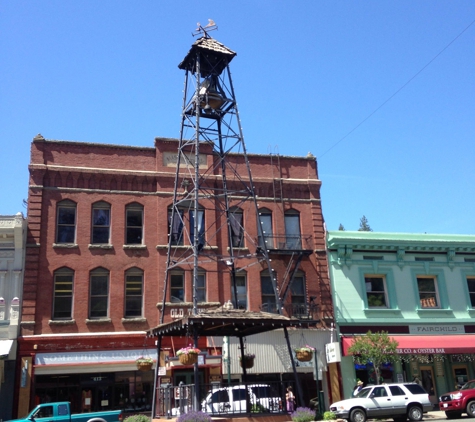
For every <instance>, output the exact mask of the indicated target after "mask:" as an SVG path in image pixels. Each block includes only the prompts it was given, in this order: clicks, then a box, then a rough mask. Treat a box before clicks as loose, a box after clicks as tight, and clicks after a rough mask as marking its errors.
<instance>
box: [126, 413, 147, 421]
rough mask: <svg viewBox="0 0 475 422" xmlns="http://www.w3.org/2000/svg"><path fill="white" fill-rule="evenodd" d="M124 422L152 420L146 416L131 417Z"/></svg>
mask: <svg viewBox="0 0 475 422" xmlns="http://www.w3.org/2000/svg"><path fill="white" fill-rule="evenodd" d="M124 422H150V418H149V417H148V416H146V415H140V414H138V415H131V416H127V417H126V418H125V419H124Z"/></svg>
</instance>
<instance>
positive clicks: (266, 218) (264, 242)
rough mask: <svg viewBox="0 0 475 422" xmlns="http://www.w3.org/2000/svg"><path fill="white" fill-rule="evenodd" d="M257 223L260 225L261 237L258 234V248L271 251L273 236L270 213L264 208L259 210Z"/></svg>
mask: <svg viewBox="0 0 475 422" xmlns="http://www.w3.org/2000/svg"><path fill="white" fill-rule="evenodd" d="M259 222H260V223H261V227H262V233H263V237H261V235H260V234H259V246H261V247H262V248H267V249H272V248H273V247H274V235H273V231H272V212H271V211H269V210H268V209H266V208H264V209H262V210H259Z"/></svg>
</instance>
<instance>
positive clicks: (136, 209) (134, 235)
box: [125, 202, 144, 245]
mask: <svg viewBox="0 0 475 422" xmlns="http://www.w3.org/2000/svg"><path fill="white" fill-rule="evenodd" d="M143 221H144V218H143V205H141V204H138V203H137V202H134V203H132V204H129V205H127V206H126V207H125V223H126V228H125V244H126V245H141V244H142V243H143Z"/></svg>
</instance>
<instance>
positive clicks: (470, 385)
mask: <svg viewBox="0 0 475 422" xmlns="http://www.w3.org/2000/svg"><path fill="white" fill-rule="evenodd" d="M473 388H475V381H469V382H467V383H466V384H465V385H464V386H463V387H462V388H461V390H471V389H473Z"/></svg>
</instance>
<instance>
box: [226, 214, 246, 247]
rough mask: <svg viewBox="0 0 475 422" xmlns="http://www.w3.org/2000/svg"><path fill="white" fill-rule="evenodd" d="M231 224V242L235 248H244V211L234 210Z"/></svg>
mask: <svg viewBox="0 0 475 422" xmlns="http://www.w3.org/2000/svg"><path fill="white" fill-rule="evenodd" d="M229 223H230V226H231V241H232V245H233V247H234V248H242V247H243V246H244V228H243V226H242V224H243V218H242V210H241V209H240V208H233V209H231V211H230V213H229Z"/></svg>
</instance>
